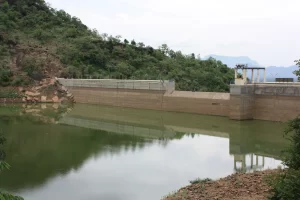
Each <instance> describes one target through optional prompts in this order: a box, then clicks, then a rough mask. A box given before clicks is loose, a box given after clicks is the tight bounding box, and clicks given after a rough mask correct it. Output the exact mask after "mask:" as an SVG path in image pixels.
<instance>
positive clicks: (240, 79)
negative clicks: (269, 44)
mask: <svg viewBox="0 0 300 200" xmlns="http://www.w3.org/2000/svg"><path fill="white" fill-rule="evenodd" d="M240 70H241V71H242V73H241V74H242V75H240V73H239V71H240ZM247 70H252V76H251V80H250V81H248V79H247ZM254 70H257V76H256V82H257V83H259V82H260V70H264V80H263V82H264V83H265V82H266V68H265V67H248V65H246V64H237V65H236V67H235V68H234V72H235V76H234V79H235V85H246V84H254V83H255V79H254Z"/></svg>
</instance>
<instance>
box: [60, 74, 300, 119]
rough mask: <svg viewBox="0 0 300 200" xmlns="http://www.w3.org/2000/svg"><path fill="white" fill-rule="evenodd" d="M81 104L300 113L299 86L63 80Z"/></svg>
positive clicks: (235, 113) (252, 115)
mask: <svg viewBox="0 0 300 200" xmlns="http://www.w3.org/2000/svg"><path fill="white" fill-rule="evenodd" d="M57 81H58V82H59V83H60V84H62V85H63V86H65V87H66V88H67V89H68V91H69V92H71V93H72V94H73V96H74V98H75V101H76V102H78V103H86V104H99V105H107V106H117V107H129V108H140V109H151V110H163V111H171V112H186V113H196V114H202V115H214V116H225V117H229V118H230V119H233V120H251V119H258V120H267V121H278V122H286V121H288V120H291V119H294V118H295V117H297V116H298V115H299V113H300V84H299V83H268V82H261V83H260V82H256V83H254V82H251V83H247V84H246V83H242V84H240V83H239V82H238V81H236V83H239V84H232V85H230V92H228V93H218V92H191V91H177V90H175V82H174V81H167V80H166V81H162V80H117V79H62V78H57Z"/></svg>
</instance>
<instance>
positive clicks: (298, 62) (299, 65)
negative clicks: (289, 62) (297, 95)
mask: <svg viewBox="0 0 300 200" xmlns="http://www.w3.org/2000/svg"><path fill="white" fill-rule="evenodd" d="M295 63H296V65H298V67H299V68H300V59H299V60H295ZM294 74H295V75H296V76H298V81H300V69H298V70H296V71H294Z"/></svg>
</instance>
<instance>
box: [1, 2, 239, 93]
mask: <svg viewBox="0 0 300 200" xmlns="http://www.w3.org/2000/svg"><path fill="white" fill-rule="evenodd" d="M0 2H2V3H1V4H0V19H1V21H0V85H2V86H9V85H13V86H18V85H28V84H33V83H34V81H35V80H41V79H43V78H45V77H53V76H59V77H69V78H81V77H84V78H118V79H174V80H175V81H176V88H177V89H178V90H192V91H219V92H225V91H229V83H230V81H231V80H232V79H233V77H234V75H233V74H234V72H233V70H232V69H230V68H228V67H227V66H226V65H224V64H223V63H221V62H220V61H216V60H214V59H209V60H198V59H195V56H194V54H191V55H184V54H182V53H181V52H180V51H178V52H175V51H173V50H171V49H169V47H168V46H167V45H165V44H163V45H161V47H159V48H158V49H155V48H152V47H150V46H145V45H144V44H143V43H141V42H136V41H134V40H129V39H122V38H121V37H120V36H116V37H113V36H108V35H107V34H99V33H98V32H97V31H96V30H91V29H89V28H88V27H87V26H86V25H84V24H82V22H81V21H80V19H78V18H76V17H73V16H71V15H69V14H68V13H66V12H65V11H63V10H55V9H53V8H51V7H50V6H48V5H47V4H46V3H45V1H43V0H10V1H9V2H7V1H3V0H0Z"/></svg>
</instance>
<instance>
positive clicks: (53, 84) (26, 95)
mask: <svg viewBox="0 0 300 200" xmlns="http://www.w3.org/2000/svg"><path fill="white" fill-rule="evenodd" d="M18 90H19V92H20V93H21V95H22V96H23V99H22V101H23V102H26V103H74V102H75V101H74V97H73V95H72V94H71V93H70V92H69V91H68V90H67V88H65V87H64V86H62V85H60V84H59V83H58V81H56V79H55V78H46V79H43V80H42V81H40V82H39V84H37V85H35V86H30V87H26V88H24V87H19V88H18Z"/></svg>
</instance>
